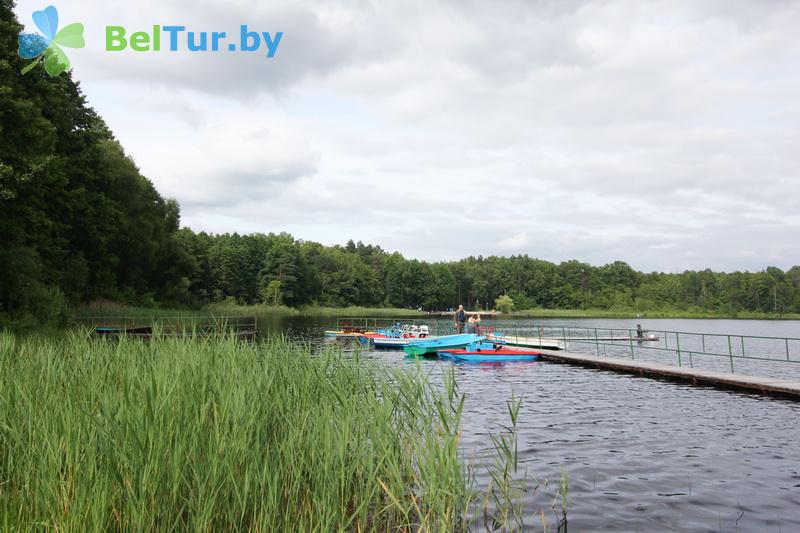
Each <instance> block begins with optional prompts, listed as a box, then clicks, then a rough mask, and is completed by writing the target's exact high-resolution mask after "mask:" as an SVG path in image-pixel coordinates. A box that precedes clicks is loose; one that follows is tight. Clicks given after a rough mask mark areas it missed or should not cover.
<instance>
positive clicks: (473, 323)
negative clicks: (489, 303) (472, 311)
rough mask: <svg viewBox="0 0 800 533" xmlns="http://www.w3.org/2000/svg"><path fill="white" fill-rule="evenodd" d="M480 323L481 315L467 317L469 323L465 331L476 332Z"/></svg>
mask: <svg viewBox="0 0 800 533" xmlns="http://www.w3.org/2000/svg"><path fill="white" fill-rule="evenodd" d="M480 323H481V315H473V316H471V317H469V325H468V326H467V333H478V325H479V324H480Z"/></svg>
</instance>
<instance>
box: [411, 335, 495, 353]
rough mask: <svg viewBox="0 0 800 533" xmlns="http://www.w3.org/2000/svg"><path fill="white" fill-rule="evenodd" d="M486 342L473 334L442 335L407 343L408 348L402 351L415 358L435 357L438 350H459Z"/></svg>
mask: <svg viewBox="0 0 800 533" xmlns="http://www.w3.org/2000/svg"><path fill="white" fill-rule="evenodd" d="M482 340H486V337H480V336H478V335H475V334H474V333H462V334H460V335H444V336H442V337H436V338H435V339H425V340H417V341H414V342H410V343H408V346H406V347H404V348H403V350H405V352H406V353H407V354H409V355H416V356H435V355H436V352H437V351H439V350H447V349H453V350H458V349H461V348H463V347H465V346H467V345H468V344H472V343H473V342H480V341H482Z"/></svg>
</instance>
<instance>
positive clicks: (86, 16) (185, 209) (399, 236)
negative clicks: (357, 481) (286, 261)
mask: <svg viewBox="0 0 800 533" xmlns="http://www.w3.org/2000/svg"><path fill="white" fill-rule="evenodd" d="M45 5H47V0H42V1H40V0H36V1H29V0H18V5H17V9H16V11H17V14H18V16H19V18H20V21H21V22H23V23H24V24H26V25H27V27H28V28H29V29H35V28H34V26H33V23H32V21H31V13H32V12H33V11H34V10H37V9H42V8H43V7H44V6H45ZM57 7H58V9H59V13H60V17H61V25H62V26H63V25H65V24H68V23H70V22H76V21H80V22H83V23H84V24H85V25H86V40H87V46H86V48H84V49H82V50H73V51H71V52H70V53H69V57H70V59H71V60H72V64H73V69H74V70H73V75H74V77H75V79H77V80H79V81H80V82H81V84H82V86H83V89H84V91H85V93H86V95H87V97H88V100H89V102H90V104H91V105H92V106H93V107H94V108H95V109H97V111H98V112H99V113H100V114H101V115H102V116H103V117H104V118H105V119H106V121H107V122H108V123H109V125H110V126H111V128H112V130H113V131H114V133H115V134H116V136H117V137H118V138H119V139H120V141H121V142H122V144H123V146H124V147H125V149H126V150H127V152H128V153H129V154H130V155H131V156H132V157H133V158H134V160H135V161H136V163H137V164H138V165H139V166H140V167H141V169H142V171H143V173H144V174H145V175H146V176H148V177H149V178H150V179H151V180H152V181H153V182H154V183H155V184H156V186H157V187H158V189H159V190H160V191H161V192H162V194H164V195H166V196H169V197H173V198H176V199H177V200H178V201H179V202H180V204H181V206H182V215H183V223H184V224H185V225H187V226H189V227H191V228H193V229H195V230H198V231H199V230H205V231H211V232H233V231H238V232H240V233H241V232H280V231H288V232H291V233H292V234H293V235H295V237H298V238H302V239H306V240H315V241H319V242H323V243H326V244H334V243H344V242H345V241H347V240H348V239H354V240H359V239H360V240H362V241H364V242H369V243H374V244H379V245H380V246H382V247H383V248H385V249H387V250H390V251H394V250H398V251H400V252H402V253H403V254H405V255H406V256H408V257H415V258H420V259H428V260H440V259H455V258H460V257H464V256H467V255H478V254H483V255H490V254H501V255H511V254H522V253H526V254H529V255H532V256H535V257H540V258H543V259H547V260H551V261H561V260H566V259H579V260H581V261H587V262H590V263H593V264H603V263H607V262H610V261H614V260H617V259H620V260H624V261H627V262H629V263H630V264H631V265H632V266H634V267H636V268H638V269H641V270H647V271H649V270H661V271H667V272H673V271H681V270H683V269H686V268H693V269H698V268H706V267H710V268H713V269H719V270H741V269H749V270H760V269H762V268H764V267H765V266H767V265H776V266H780V267H783V268H786V267H788V266H791V265H794V264H800V209H798V207H799V206H800V40H798V38H797V35H798V28H800V1H778V0H759V1H756V0H753V1H749V2H745V1H739V2H737V1H733V0H716V1H714V0H708V1H705V0H686V1H680V0H668V1H655V0H654V1H650V0H636V1H634V0H619V1H617V0H609V1H592V2H590V1H587V2H579V1H570V0H552V1H545V0H516V1H515V0H508V1H497V2H486V1H477V0H453V1H441V2H432V1H426V0H421V1H403V2H383V1H359V0H351V1H348V0H338V1H331V0H326V1H324V2H323V1H320V2H308V1H302V0H301V1H296V0H292V1H286V2H283V1H282V0H271V1H269V2H259V1H256V0H238V1H233V2H219V1H214V2H203V1H196V0H193V1H188V0H181V1H168V0H159V1H156V0H137V1H136V2H128V1H121V0H106V1H104V2H102V3H98V2H96V0H92V1H90V0H77V1H75V0H62V1H61V2H59V3H58V5H57ZM153 24H161V25H171V24H172V25H184V26H186V27H187V29H188V30H194V31H198V32H199V31H208V32H211V31H226V32H227V33H228V34H229V35H233V34H237V35H238V31H239V27H240V25H241V24H247V25H248V26H249V27H250V28H251V29H253V30H256V31H269V32H276V31H283V32H284V35H283V38H282V41H281V43H280V45H279V47H278V51H277V53H276V55H275V57H274V58H273V59H267V58H266V57H265V54H263V53H262V52H258V53H241V52H237V53H228V52H219V53H216V54H215V53H192V52H189V51H186V49H185V48H186V45H185V43H184V42H182V41H183V39H182V41H181V43H180V45H181V47H182V49H181V51H178V52H169V51H162V52H158V53H156V52H150V53H137V52H133V51H130V50H126V51H123V52H116V53H110V52H106V51H105V50H104V48H105V37H104V33H105V27H106V26H107V25H121V26H124V27H125V28H126V29H127V31H128V32H129V33H130V32H133V31H138V30H148V29H150V28H151V27H152V25H153ZM162 40H165V38H164V37H162ZM164 48H166V46H164Z"/></svg>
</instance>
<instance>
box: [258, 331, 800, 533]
mask: <svg viewBox="0 0 800 533" xmlns="http://www.w3.org/2000/svg"><path fill="white" fill-rule="evenodd" d="M445 320H446V321H447V322H449V320H448V319H445ZM534 321H535V322H536V323H537V324H547V325H556V324H557V325H559V326H560V325H564V326H570V327H590V328H595V327H599V328H612V327H613V328H635V327H636V324H637V323H640V324H642V327H643V328H645V329H649V330H651V331H656V332H657V331H659V330H660V331H663V330H666V331H688V332H705V333H723V334H734V335H754V336H793V337H800V321H749V320H747V321H745V320H671V319H660V320H646V319H632V320H619V319H529V320H522V319H512V320H501V321H497V324H498V325H502V326H504V327H506V328H510V327H514V326H516V327H525V326H530V324H531V323H532V322H534ZM334 323H335V319H312V318H300V317H288V318H286V317H285V318H278V317H271V318H266V317H265V318H264V319H262V318H259V325H260V327H261V328H264V331H268V330H269V331H282V332H284V333H286V334H287V335H289V336H291V337H295V338H303V339H309V340H312V341H313V342H316V343H320V344H322V343H323V342H324V341H323V337H322V332H323V330H324V329H326V328H329V327H330V326H331V325H333V324H334ZM341 346H342V349H343V350H345V351H347V350H351V349H352V344H347V343H341ZM572 349H573V348H572V347H570V350H572ZM365 355H367V356H368V357H370V358H372V359H375V360H379V361H381V362H382V363H383V364H387V365H392V366H403V365H416V364H417V363H415V362H410V361H409V360H408V359H405V358H404V357H403V354H402V352H396V351H368V352H365ZM757 363H758V362H757ZM419 364H422V365H424V368H425V369H426V370H427V371H429V373H430V376H431V379H432V380H434V381H437V380H439V379H440V376H441V373H442V371H444V370H447V369H449V368H453V367H454V368H455V372H456V376H457V379H458V384H459V386H460V390H461V392H462V393H464V394H465V395H466V400H465V414H464V420H463V433H462V442H461V446H462V449H463V452H464V454H465V457H466V458H467V459H471V460H473V461H476V462H479V461H480V458H481V457H485V456H486V455H487V454H488V453H489V452H491V440H490V439H489V435H490V434H497V433H499V432H501V431H502V429H501V428H502V425H507V424H508V422H509V421H508V415H507V411H506V401H508V400H510V399H511V396H512V391H513V392H514V393H515V394H516V395H522V396H523V397H524V400H523V407H522V409H521V412H520V416H519V422H518V425H517V431H518V438H519V456H520V460H521V462H522V464H523V465H524V467H526V468H527V469H528V473H529V475H530V476H531V477H535V478H536V479H537V480H539V486H538V488H537V489H536V491H535V492H534V493H533V494H530V495H529V496H528V497H527V498H526V500H525V506H526V511H527V512H528V513H529V514H528V516H527V517H526V523H527V524H529V525H532V526H533V527H534V528H536V529H538V530H541V529H542V527H541V518H540V517H539V515H540V513H541V511H542V510H543V511H544V516H545V519H546V521H547V523H548V525H549V527H550V528H554V526H555V524H556V522H557V521H558V515H559V513H558V512H557V511H556V509H558V508H559V507H560V503H559V504H556V505H555V506H554V505H553V503H554V498H555V496H556V494H557V485H558V481H559V479H560V478H561V475H562V472H563V473H565V474H566V475H567V478H568V480H569V504H568V525H569V530H571V531H589V530H592V531H596V530H608V531H670V530H692V531H784V532H785V531H800V446H798V443H800V425H799V424H798V419H800V403H796V402H793V401H789V400H781V399H775V398H768V397H765V396H759V395H755V394H746V393H738V392H730V391H726V390H720V389H715V388H710V387H703V386H693V385H688V384H682V383H675V382H670V381H660V380H656V379H649V378H643V377H637V376H632V375H626V374H618V373H614V372H610V371H603V370H594V369H587V368H582V367H575V366H570V365H564V364H558V363H548V362H536V363H507V364H481V365H453V364H452V363H449V362H443V361H437V360H432V361H422V362H421V363H419ZM783 366H793V365H791V364H786V363H784V365H783ZM488 481H489V478H488V474H487V472H486V471H485V470H484V469H478V471H477V482H478V483H479V485H481V486H486V485H487V484H488Z"/></svg>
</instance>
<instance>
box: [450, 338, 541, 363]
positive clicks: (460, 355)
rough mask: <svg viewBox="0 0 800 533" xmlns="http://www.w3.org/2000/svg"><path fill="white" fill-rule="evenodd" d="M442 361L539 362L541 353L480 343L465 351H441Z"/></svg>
mask: <svg viewBox="0 0 800 533" xmlns="http://www.w3.org/2000/svg"><path fill="white" fill-rule="evenodd" d="M436 353H437V354H438V355H439V357H441V358H442V359H449V360H451V361H462V362H468V363H507V362H516V361H538V360H539V355H540V354H539V352H535V351H533V350H520V349H516V350H515V349H511V348H507V347H505V346H503V345H502V344H492V343H487V342H484V343H479V344H477V345H476V344H473V345H470V346H468V347H467V348H465V349H463V350H439V351H437V352H436Z"/></svg>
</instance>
